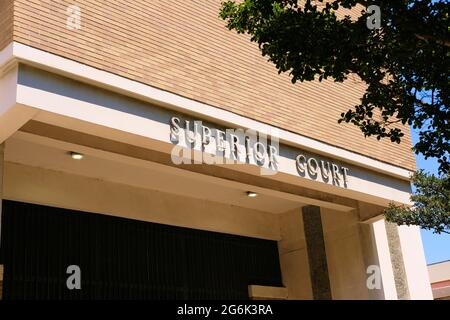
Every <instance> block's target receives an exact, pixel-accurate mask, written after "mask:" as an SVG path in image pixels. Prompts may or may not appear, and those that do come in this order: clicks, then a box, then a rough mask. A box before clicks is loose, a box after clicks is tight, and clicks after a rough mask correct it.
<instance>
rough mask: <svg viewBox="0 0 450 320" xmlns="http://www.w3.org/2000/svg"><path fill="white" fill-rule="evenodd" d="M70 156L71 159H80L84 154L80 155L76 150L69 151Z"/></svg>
mask: <svg viewBox="0 0 450 320" xmlns="http://www.w3.org/2000/svg"><path fill="white" fill-rule="evenodd" d="M70 156H71V157H72V159H74V160H81V159H83V158H84V155H82V154H81V153H78V152H73V151H72V152H70Z"/></svg>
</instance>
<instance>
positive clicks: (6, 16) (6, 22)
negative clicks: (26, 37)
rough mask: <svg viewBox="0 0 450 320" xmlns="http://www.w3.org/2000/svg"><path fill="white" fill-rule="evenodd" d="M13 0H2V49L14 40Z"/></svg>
mask: <svg viewBox="0 0 450 320" xmlns="http://www.w3.org/2000/svg"><path fill="white" fill-rule="evenodd" d="M12 39H13V0H0V50H2V49H3V48H5V47H6V46H7V45H8V44H10V43H11V42H12V41H13V40H12Z"/></svg>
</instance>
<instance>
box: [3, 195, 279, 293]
mask: <svg viewBox="0 0 450 320" xmlns="http://www.w3.org/2000/svg"><path fill="white" fill-rule="evenodd" d="M180 210H182V209H180ZM149 212H151V208H149ZM1 238H2V239H1V253H0V254H1V255H0V258H1V263H2V264H4V282H3V298H4V299H7V300H11V299H33V300H34V299H67V300H74V299H75V300H76V299H84V300H97V299H248V291H247V286H248V285H250V284H256V285H270V286H281V285H282V281H281V272H280V265H279V257H278V248H277V242H276V241H270V240H262V239H254V238H248V237H242V236H234V235H228V234H221V233H214V232H207V231H200V230H194V229H189V228H181V227H174V226H168V225H161V224H156V223H149V222H142V221H136V220H130V219H124V218H117V217H112V216H107V215H100V214H93V213H86V212H79V211H74V210H67V209H61V208H54V207H47V206H41V205H34V204H28V203H20V202H14V201H3V214H2V233H1ZM70 265H76V266H79V268H80V270H81V289H80V290H77V289H73V290H69V289H68V288H67V285H66V281H67V278H68V277H69V276H70V274H67V273H66V271H67V267H68V266H70Z"/></svg>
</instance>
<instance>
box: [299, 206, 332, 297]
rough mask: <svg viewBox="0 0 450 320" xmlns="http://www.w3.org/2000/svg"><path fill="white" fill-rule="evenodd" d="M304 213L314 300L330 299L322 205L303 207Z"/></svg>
mask: <svg viewBox="0 0 450 320" xmlns="http://www.w3.org/2000/svg"><path fill="white" fill-rule="evenodd" d="M302 213H303V227H304V230H305V239H306V247H307V252H308V261H309V273H310V278H311V287H312V292H313V298H314V300H330V299H331V298H332V296H331V285H330V278H329V275H328V264H327V255H326V251H325V240H324V236H323V229H322V218H321V216H320V207H316V206H306V207H303V208H302Z"/></svg>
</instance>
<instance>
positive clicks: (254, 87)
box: [0, 0, 415, 169]
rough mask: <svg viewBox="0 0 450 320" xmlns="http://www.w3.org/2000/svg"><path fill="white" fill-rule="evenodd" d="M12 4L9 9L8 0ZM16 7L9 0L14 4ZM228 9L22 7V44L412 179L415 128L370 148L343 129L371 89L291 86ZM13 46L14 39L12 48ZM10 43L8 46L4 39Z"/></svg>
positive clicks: (353, 83)
mask: <svg viewBox="0 0 450 320" xmlns="http://www.w3.org/2000/svg"><path fill="white" fill-rule="evenodd" d="M0 1H2V3H3V1H5V0H0ZM6 1H8V0H6ZM220 3H221V0H207V1H203V0H186V1H181V2H176V1H168V0H133V1H129V0H115V1H110V0H79V1H67V0H15V1H14V41H17V42H20V43H23V44H26V45H30V46H32V47H36V48H38V49H42V50H45V51H48V52H51V53H53V54H57V55H60V56H64V57H66V58H69V59H72V60H76V61H78V62H81V63H84V64H87V65H90V66H93V67H95V68H98V69H102V70H106V71H109V72H112V73H115V74H118V75H120V76H124V77H127V78H129V79H133V80H136V81H140V82H143V83H145V84H148V85H151V86H154V87H157V88H161V89H164V90H167V91H170V92H173V93H176V94H178V95H181V96H184V97H187V98H190V99H194V100H197V101H201V102H204V103H206V104H209V105H212V106H215V107H219V108H222V109H225V110H228V111H231V112H234V113H236V114H239V115H242V116H245V117H249V118H252V119H255V120H259V121H262V122H265V123H268V124H271V125H274V126H276V127H280V128H283V129H286V130H289V131H292V132H295V133H299V134H302V135H305V136H308V137H311V138H313V139H316V140H319V141H322V142H325V143H328V144H331V145H334V146H338V147H341V148H344V149H347V150H351V151H354V152H357V153H360V154H363V155H367V156H369V157H372V158H375V159H379V160H381V161H384V162H387V163H391V164H394V165H397V166H400V167H403V168H407V169H414V168H415V161H414V156H413V153H412V152H411V139H410V135H409V131H408V129H407V128H405V130H406V131H407V135H406V137H405V138H404V139H403V141H402V143H401V144H400V145H397V144H392V143H391V142H390V141H387V140H386V141H381V142H379V141H377V140H376V139H374V138H364V136H363V135H362V133H361V132H360V131H359V129H358V128H356V127H354V126H353V125H349V124H345V125H339V124H338V123H337V119H338V118H339V116H340V114H341V112H343V111H346V110H348V109H349V108H350V107H353V106H354V105H356V104H357V103H358V101H359V98H360V97H361V95H362V93H363V92H364V85H363V84H362V83H360V82H359V81H358V79H357V78H356V77H350V79H349V80H348V81H346V82H345V83H340V84H338V83H334V82H332V81H323V82H321V83H319V82H305V83H298V84H296V85H293V84H292V83H291V82H290V78H289V76H288V75H287V74H282V75H279V74H278V72H277V70H276V69H275V67H274V65H273V64H271V63H269V62H267V59H266V58H264V57H262V56H261V53H260V51H259V50H258V47H257V45H256V44H254V43H251V42H250V41H249V38H248V36H246V35H238V34H236V33H235V32H234V31H229V30H227V29H226V28H225V23H224V22H223V21H222V20H220V19H219V18H218V12H219V7H220ZM70 4H77V5H78V6H79V7H80V8H81V29H80V30H69V29H68V28H67V27H66V21H67V11H66V10H67V6H68V5H70ZM7 37H8V36H6V38H7ZM1 39H3V36H2V38H1Z"/></svg>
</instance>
